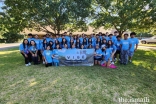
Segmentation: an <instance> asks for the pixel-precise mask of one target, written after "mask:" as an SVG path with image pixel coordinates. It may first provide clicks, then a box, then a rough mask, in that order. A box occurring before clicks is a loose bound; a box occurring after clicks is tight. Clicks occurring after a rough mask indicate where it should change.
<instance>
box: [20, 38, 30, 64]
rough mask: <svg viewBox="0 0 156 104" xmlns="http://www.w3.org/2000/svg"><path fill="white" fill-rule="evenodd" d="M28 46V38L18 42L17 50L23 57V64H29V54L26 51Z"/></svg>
mask: <svg viewBox="0 0 156 104" xmlns="http://www.w3.org/2000/svg"><path fill="white" fill-rule="evenodd" d="M28 47H29V44H28V40H27V39H24V40H23V43H22V44H20V47H19V50H20V52H21V54H22V55H23V57H24V59H25V66H29V65H31V56H30V53H29V51H28Z"/></svg>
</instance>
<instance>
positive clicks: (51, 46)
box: [47, 41, 54, 50]
mask: <svg viewBox="0 0 156 104" xmlns="http://www.w3.org/2000/svg"><path fill="white" fill-rule="evenodd" d="M50 43H52V44H50ZM53 45H54V43H53V41H49V44H48V46H50V50H53ZM48 46H47V47H48Z"/></svg>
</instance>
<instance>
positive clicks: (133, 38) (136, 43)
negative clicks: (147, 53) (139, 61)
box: [129, 32, 139, 62]
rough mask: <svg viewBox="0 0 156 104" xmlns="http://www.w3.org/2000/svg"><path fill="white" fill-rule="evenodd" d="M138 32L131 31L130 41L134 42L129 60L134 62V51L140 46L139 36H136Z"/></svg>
mask: <svg viewBox="0 0 156 104" xmlns="http://www.w3.org/2000/svg"><path fill="white" fill-rule="evenodd" d="M135 36H136V33H135V32H131V33H130V38H129V40H130V42H131V44H132V46H131V48H130V50H129V62H132V57H133V55H134V52H135V51H136V50H137V48H138V44H139V40H138V39H137V38H135Z"/></svg>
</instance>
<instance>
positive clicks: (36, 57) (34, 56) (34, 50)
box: [29, 40, 38, 65]
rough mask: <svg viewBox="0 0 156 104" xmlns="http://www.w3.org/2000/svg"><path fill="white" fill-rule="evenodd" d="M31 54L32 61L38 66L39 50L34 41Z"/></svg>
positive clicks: (31, 43)
mask: <svg viewBox="0 0 156 104" xmlns="http://www.w3.org/2000/svg"><path fill="white" fill-rule="evenodd" d="M29 52H30V53H31V58H32V61H33V62H34V65H37V64H38V56H37V52H38V49H37V46H36V43H35V41H34V40H31V41H30V47H29Z"/></svg>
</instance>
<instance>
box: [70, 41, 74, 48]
mask: <svg viewBox="0 0 156 104" xmlns="http://www.w3.org/2000/svg"><path fill="white" fill-rule="evenodd" d="M71 40H73V42H71ZM73 44H74V39H70V48H72V45H73Z"/></svg>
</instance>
